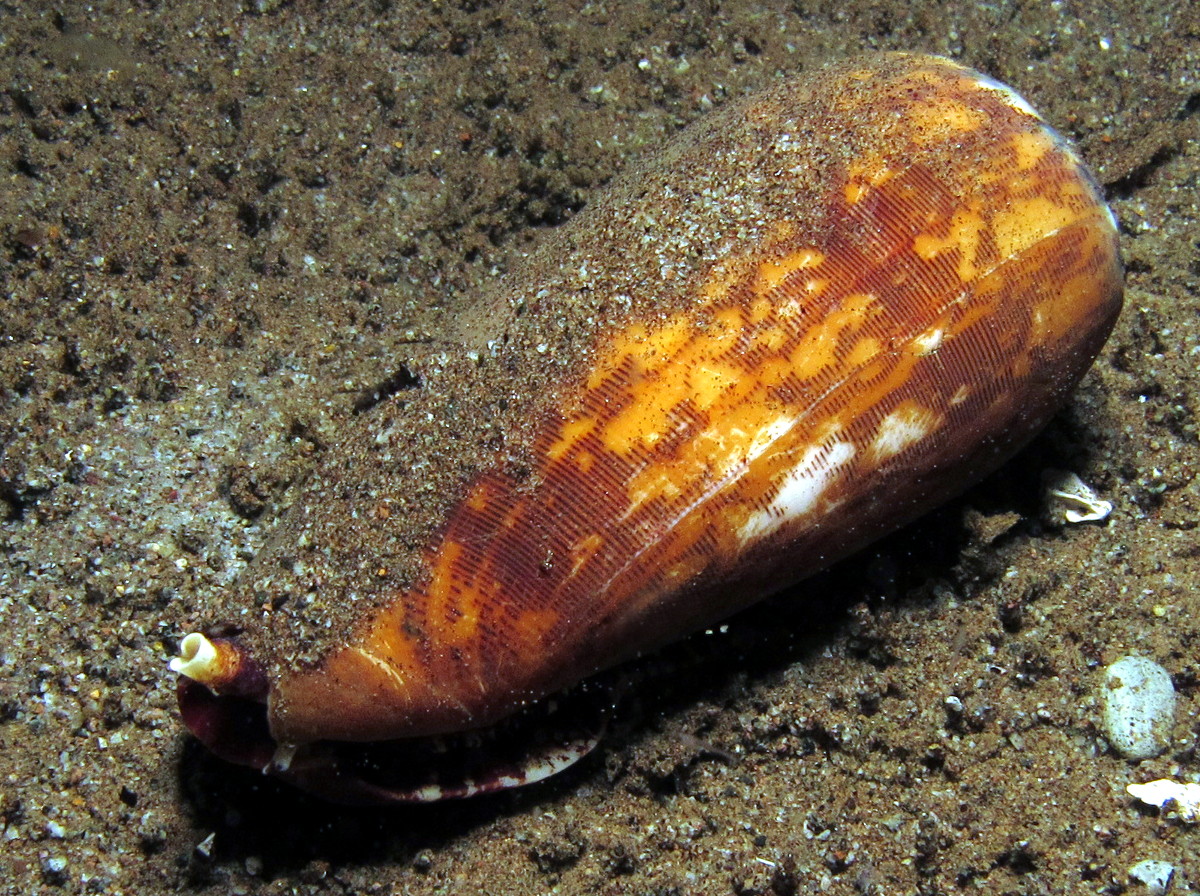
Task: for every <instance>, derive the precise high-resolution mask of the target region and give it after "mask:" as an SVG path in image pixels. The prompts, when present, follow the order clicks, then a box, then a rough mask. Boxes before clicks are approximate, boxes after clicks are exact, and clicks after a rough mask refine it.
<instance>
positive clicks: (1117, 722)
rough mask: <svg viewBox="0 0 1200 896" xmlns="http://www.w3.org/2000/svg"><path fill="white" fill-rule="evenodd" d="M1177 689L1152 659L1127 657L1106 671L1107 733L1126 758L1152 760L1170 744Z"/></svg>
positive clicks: (1164, 670) (1118, 750)
mask: <svg viewBox="0 0 1200 896" xmlns="http://www.w3.org/2000/svg"><path fill="white" fill-rule="evenodd" d="M1174 724H1175V687H1174V685H1172V684H1171V676H1170V675H1169V674H1168V673H1167V670H1166V669H1164V668H1163V667H1162V666H1160V665H1159V664H1158V663H1156V662H1154V661H1153V660H1149V659H1146V658H1145V657H1140V656H1126V657H1122V658H1121V659H1119V660H1117V661H1116V662H1115V663H1113V664H1111V665H1110V666H1109V667H1108V668H1107V669H1106V670H1105V672H1104V734H1105V736H1106V737H1107V738H1108V742H1109V743H1110V744H1111V745H1112V747H1113V749H1114V750H1116V751H1117V752H1118V753H1120V754H1121V755H1122V756H1124V757H1125V758H1126V759H1150V758H1152V757H1154V756H1157V755H1158V754H1159V753H1161V752H1163V750H1165V749H1166V748H1167V747H1168V745H1170V743H1171V728H1172V727H1173V726H1174Z"/></svg>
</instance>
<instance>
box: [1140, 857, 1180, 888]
mask: <svg viewBox="0 0 1200 896" xmlns="http://www.w3.org/2000/svg"><path fill="white" fill-rule="evenodd" d="M1129 877H1130V879H1131V880H1135V881H1137V882H1138V883H1140V884H1141V885H1142V886H1144V887H1145V888H1146V892H1147V893H1148V894H1150V896H1164V894H1166V892H1167V890H1169V889H1171V881H1172V880H1174V878H1175V866H1174V865H1172V864H1171V863H1170V862H1160V861H1158V860H1157V859H1143V860H1142V861H1140V862H1138V863H1137V864H1136V865H1134V866H1133V867H1132V868H1130V869H1129Z"/></svg>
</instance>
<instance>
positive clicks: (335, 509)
mask: <svg viewBox="0 0 1200 896" xmlns="http://www.w3.org/2000/svg"><path fill="white" fill-rule="evenodd" d="M1121 294H1122V271H1121V265H1120V260H1119V256H1118V249H1117V234H1116V227H1115V224H1114V220H1113V217H1112V215H1111V213H1110V212H1109V210H1108V208H1107V207H1106V206H1105V203H1104V201H1103V199H1102V197H1101V196H1100V194H1099V191H1098V188H1097V186H1096V184H1095V183H1094V182H1093V181H1092V179H1091V178H1090V177H1089V175H1088V173H1087V171H1086V170H1085V169H1084V167H1083V165H1082V164H1081V162H1080V160H1079V159H1078V157H1077V156H1076V155H1075V154H1074V152H1073V151H1072V150H1071V148H1070V147H1069V146H1068V145H1067V144H1066V143H1065V142H1064V140H1063V139H1062V138H1061V137H1060V136H1058V135H1057V134H1056V133H1055V132H1054V131H1053V130H1051V129H1050V128H1049V127H1048V126H1047V125H1046V124H1045V123H1044V122H1043V121H1042V120H1041V119H1040V118H1039V117H1038V116H1037V114H1036V113H1035V112H1034V111H1033V110H1032V109H1031V108H1030V107H1029V105H1028V104H1027V103H1025V102H1024V101H1023V100H1022V99H1021V98H1020V97H1019V96H1017V95H1016V94H1015V93H1014V92H1013V91H1012V90H1011V89H1009V88H1007V87H1005V86H1003V85H1001V84H999V83H997V82H995V81H993V80H991V79H989V78H987V77H985V76H983V75H980V74H979V73H977V72H974V71H971V70H970V69H967V68H964V67H962V66H960V65H957V64H954V63H952V62H949V61H947V60H944V59H939V58H934V57H929V56H921V55H907V54H891V55H883V56H873V57H867V58H863V59H855V60H852V61H849V62H844V63H841V64H837V65H834V66H832V67H830V68H827V69H825V70H823V71H821V72H819V73H817V74H816V75H815V76H802V77H796V78H791V79H788V80H785V81H782V82H781V83H779V84H777V85H775V86H773V87H770V88H768V89H767V90H765V91H763V92H761V93H758V94H756V95H753V96H750V97H748V98H747V99H745V100H743V101H740V102H735V103H731V104H729V105H728V106H727V107H725V108H723V109H722V110H720V111H719V112H717V113H715V114H713V115H711V116H709V117H708V118H706V119H704V120H703V121H701V122H700V123H699V124H697V125H696V126H693V127H692V128H690V129H688V130H687V131H685V132H684V133H683V134H682V135H681V136H680V137H679V138H678V139H676V140H675V141H673V142H672V143H670V144H669V145H668V146H667V147H666V148H665V149H664V150H663V151H662V152H661V153H659V154H658V155H656V156H654V157H652V158H650V159H649V160H647V161H646V162H645V163H643V164H641V165H639V166H637V167H635V168H634V169H632V170H630V171H629V172H628V173H626V174H625V175H624V176H622V177H621V178H619V179H618V180H616V181H615V182H614V183H613V184H612V185H611V186H610V187H609V188H608V189H607V190H606V191H605V192H604V193H602V194H601V195H600V196H598V197H597V198H596V200H595V201H594V202H593V203H592V204H591V205H589V206H588V207H587V208H586V209H585V210H584V211H583V212H581V213H580V214H579V215H578V216H577V217H576V218H575V219H574V220H572V221H571V222H570V223H569V224H567V225H566V226H564V227H563V228H561V229H560V230H559V231H558V232H556V233H555V234H553V236H552V237H551V238H549V239H548V240H546V241H545V242H544V243H543V244H542V245H541V247H540V248H539V249H538V250H537V251H536V252H534V253H533V254H532V255H531V256H530V257H529V258H527V259H525V263H524V264H523V265H521V266H520V268H519V269H518V270H516V271H514V272H513V273H512V274H511V275H510V276H508V277H507V278H506V279H504V281H503V282H502V283H501V286H500V288H499V289H497V290H496V291H495V292H493V293H491V294H490V295H488V296H485V297H483V298H482V299H481V300H480V301H478V302H477V303H476V304H475V305H474V306H473V307H472V308H471V309H470V310H469V311H468V312H467V313H465V314H464V315H463V316H462V323H461V329H460V332H459V333H457V334H455V335H456V342H455V345H456V346H458V347H457V348H455V349H454V350H445V349H443V350H438V351H429V352H427V353H425V354H414V355H412V356H409V357H406V358H404V359H403V362H404V364H405V366H406V368H407V369H408V371H410V372H411V374H412V376H413V377H414V378H415V381H416V382H418V383H419V386H418V387H417V388H413V389H409V390H406V391H403V392H401V393H399V394H398V395H397V396H395V397H393V398H392V399H390V400H389V401H388V402H386V403H385V404H383V405H381V406H379V407H376V408H374V409H372V411H371V412H370V413H368V414H364V415H362V418H361V419H360V420H358V421H357V422H356V424H355V428H354V430H353V431H352V432H349V433H347V435H346V438H345V440H344V441H343V442H342V443H341V445H340V447H338V448H336V449H334V450H331V451H330V452H329V453H328V455H327V456H326V457H325V458H324V460H323V462H322V463H321V464H320V466H319V468H318V470H317V471H316V473H315V474H314V475H313V476H312V478H311V480H310V481H309V483H308V484H307V486H306V488H305V490H304V492H303V493H302V495H301V496H300V498H299V500H298V501H297V503H296V505H295V506H294V507H292V509H291V510H290V512H289V515H288V516H287V517H286V518H285V520H284V521H283V522H282V523H281V525H280V527H279V530H278V532H277V533H276V534H275V535H274V537H273V540H272V541H271V542H270V543H269V545H268V546H267V547H266V548H265V549H264V551H263V552H262V554H261V555H260V556H259V557H258V558H256V560H255V562H254V564H253V566H252V567H251V568H250V569H249V570H248V571H247V572H246V574H245V576H244V578H243V579H242V584H241V587H240V591H239V593H238V594H236V595H231V596H229V598H227V599H226V600H225V601H224V602H223V603H221V602H219V604H218V607H217V608H216V609H214V610H213V611H212V615H211V616H210V617H209V621H210V622H211V623H212V624H213V625H216V624H218V623H222V624H227V625H233V626H236V627H237V628H238V629H239V630H240V631H241V634H240V635H239V636H238V637H237V638H236V639H234V640H219V639H214V638H209V637H206V636H204V635H199V634H197V635H191V636H189V637H188V639H185V642H184V651H183V653H184V656H183V657H182V658H181V659H180V660H177V661H176V663H175V668H176V669H177V670H179V671H182V673H183V674H184V676H185V681H184V684H183V687H182V688H181V693H182V694H183V695H184V710H185V715H186V716H187V717H188V720H189V725H190V726H191V727H192V728H193V729H194V730H196V731H197V733H199V734H200V736H201V739H203V740H205V742H206V743H208V744H209V745H210V746H212V747H213V748H214V749H215V750H216V751H217V752H218V753H222V754H223V755H227V756H230V757H232V758H237V759H241V760H243V761H248V762H250V763H251V764H264V765H265V764H267V762H268V761H269V760H270V757H271V751H272V750H273V749H276V748H277V747H278V746H279V745H282V749H283V751H284V752H286V753H287V754H288V755H293V754H294V753H295V752H296V751H297V750H300V751H303V750H304V749H306V748H307V746H308V745H311V744H314V743H316V742H338V741H353V742H371V741H393V740H402V739H411V738H417V737H421V736H426V735H438V734H443V733H448V732H457V731H464V730H471V729H477V728H481V727H483V726H487V725H490V724H492V723H495V722H497V721H498V720H501V719H503V718H504V717H506V716H509V715H511V714H513V713H514V712H516V711H517V710H519V709H520V708H521V707H522V706H524V705H526V704H527V703H529V702H531V701H537V700H539V699H541V698H543V697H546V696H547V695H550V694H553V693H555V692H558V691H560V690H562V689H563V688H566V687H568V686H570V685H572V684H574V683H576V682H578V681H580V680H581V679H583V678H584V677H586V676H588V675H590V674H592V673H594V672H596V671H597V670H600V669H602V668H605V667H608V666H611V665H613V664H614V663H617V662H619V661H621V660H624V659H627V658H629V657H632V656H634V655H636V654H638V653H640V652H643V651H646V650H649V649H651V648H654V647H655V646H657V645H660V644H662V643H663V642H666V641H670V640H672V639H676V638H679V637H681V636H682V635H684V634H685V633H687V632H689V631H691V630H693V629H696V628H697V627H700V626H703V625H706V624H709V623H712V622H714V621H716V620H718V619H720V618H721V617H724V616H727V615H729V614H730V613H732V612H734V611H736V610H738V609H739V608H741V607H743V606H745V605H747V604H749V603H751V602H753V601H756V600H758V599H760V598H762V597H764V596H765V595H767V594H770V593H771V592H773V591H777V590H778V589H780V588H782V587H784V586H787V585H789V584H791V583H794V582H796V581H797V580H798V579H801V578H803V577H805V576H807V575H809V574H811V573H813V572H814V571H816V570H818V569H820V568H822V567H824V566H826V565H828V564H829V563H831V562H833V561H835V560H837V559H838V558H840V557H843V556H845V555H846V554H848V553H850V552H852V551H855V550H857V549H859V548H861V547H863V546H864V545H865V544H867V543H868V542H870V541H871V540H873V539H875V538H877V537H879V536H881V535H883V534H884V533H887V532H889V531H891V530H894V529H896V528H897V527H899V526H901V525H902V524H904V523H905V522H907V521H909V520H911V519H913V518H914V517H916V516H918V515H919V514H921V513H922V512H924V511H926V510H928V509H929V508H931V507H933V506H934V505H936V504H938V503H939V502H942V501H944V500H946V499H947V498H949V497H951V496H953V495H954V494H956V493H958V492H960V491H962V490H963V489H964V488H965V487H966V486H967V485H968V484H970V483H972V482H974V481H976V480H978V479H979V478H981V477H982V476H983V475H985V474H986V473H988V472H989V471H991V470H993V469H994V468H995V467H996V466H997V465H999V464H1000V463H1001V462H1002V461H1003V460H1004V459H1005V458H1007V457H1008V456H1010V455H1011V454H1012V453H1013V452H1014V451H1015V450H1016V449H1017V448H1018V447H1020V446H1021V445H1022V444H1024V443H1025V442H1026V441H1027V440H1028V439H1029V438H1030V437H1031V436H1032V435H1033V434H1034V433H1036V432H1037V431H1038V430H1039V429H1040V428H1041V427H1042V426H1043V424H1045V423H1046V421H1047V420H1048V418H1049V417H1050V416H1051V415H1052V414H1053V413H1054V412H1055V411H1056V410H1057V409H1058V408H1059V407H1060V406H1061V405H1062V404H1063V402H1064V401H1065V399H1066V398H1067V396H1068V394H1069V393H1070V391H1071V390H1072V389H1073V387H1074V386H1075V385H1076V383H1077V382H1078V381H1079V379H1080V377H1081V376H1082V375H1083V374H1084V372H1085V371H1086V370H1087V369H1088V367H1089V365H1090V364H1091V362H1092V360H1093V358H1094V357H1095V356H1096V354H1097V352H1098V351H1099V349H1100V347H1101V346H1102V345H1103V343H1104V341H1105V339H1106V337H1107V335H1108V333H1109V331H1110V329H1111V327H1112V325H1113V323H1114V320H1115V318H1116V316H1117V313H1118V311H1119V309H1120V306H1121ZM247 700H248V701H250V702H251V703H255V701H257V703H256V704H255V705H257V706H258V709H257V712H258V713H259V715H260V716H262V714H263V709H262V706H263V704H265V721H263V720H260V721H259V722H256V723H255V724H257V725H258V734H257V735H256V736H257V737H258V740H257V741H256V744H257V745H256V746H255V748H254V749H248V748H244V747H237V746H233V742H234V741H235V740H236V738H237V737H238V734H237V732H238V726H239V725H241V724H242V722H241V721H240V720H241V718H242V715H252V714H253V713H252V712H248V711H247V710H246V706H245V705H244V704H245V703H246V701H247ZM235 703H236V707H235ZM235 709H236V711H235ZM313 755H314V756H315V755H318V754H317V753H314V754H313ZM264 757H265V758H264ZM321 764H322V762H321V761H316V760H312V761H310V763H309V768H310V769H312V768H317V769H318V772H317V773H312V772H311V771H310V772H309V773H307V774H308V777H307V778H302V777H298V776H297V777H296V779H297V780H300V781H301V783H303V784H305V785H306V786H315V788H316V789H323V790H324V791H326V792H332V793H333V795H335V796H337V795H338V793H337V787H335V786H329V785H322V784H319V783H318V784H316V785H314V783H313V782H314V781H315V780H316V779H317V778H319V775H320V766H321ZM274 766H275V767H276V768H277V769H279V770H281V771H282V770H284V769H285V767H286V766H287V763H286V762H280V761H279V760H278V754H276V760H275V763H274ZM343 772H344V769H343ZM335 777H336V776H335ZM341 777H342V778H345V777H346V775H345V774H344V773H342V774H341ZM495 780H496V781H498V780H500V778H499V777H497V778H496V779H495ZM521 780H523V779H522V778H521V775H520V774H519V773H514V774H510V775H508V777H506V778H504V782H505V783H520V781H521ZM488 783H490V784H495V781H491V782H483V781H479V780H477V781H475V782H474V785H475V786H473V787H467V788H465V789H463V788H460V789H459V790H458V791H453V792H454V793H467V792H474V791H475V790H479V789H487V787H486V786H484V785H485V784H488ZM338 786H340V785H338ZM495 786H502V785H500V784H495ZM423 793H424V796H421V795H417V796H414V795H412V794H396V795H398V796H399V797H400V798H428V797H429V796H431V795H432V796H438V795H445V792H444V791H440V790H438V789H437V788H436V787H435V788H433V789H431V790H427V791H424V792H423Z"/></svg>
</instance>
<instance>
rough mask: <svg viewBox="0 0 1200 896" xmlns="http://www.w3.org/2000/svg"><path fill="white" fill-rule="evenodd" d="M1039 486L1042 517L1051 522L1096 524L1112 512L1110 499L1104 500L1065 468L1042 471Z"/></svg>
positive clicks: (1060, 523) (1056, 523)
mask: <svg viewBox="0 0 1200 896" xmlns="http://www.w3.org/2000/svg"><path fill="white" fill-rule="evenodd" d="M1042 487H1043V490H1044V491H1043V493H1042V500H1043V503H1044V504H1045V515H1046V519H1047V521H1048V522H1050V523H1052V524H1055V525H1059V526H1061V525H1063V524H1066V523H1071V524H1074V523H1099V522H1103V521H1104V520H1106V519H1108V517H1109V514H1111V513H1112V509H1113V506H1112V502H1111V501H1105V500H1104V499H1103V498H1101V497H1100V496H1099V495H1097V494H1096V492H1095V491H1094V490H1093V489H1092V487H1091V486H1090V485H1088V484H1087V483H1086V482H1084V481H1083V480H1082V479H1080V478H1079V477H1078V476H1077V475H1076V474H1075V473H1071V472H1069V471H1068V470H1046V471H1045V472H1044V473H1043V474H1042Z"/></svg>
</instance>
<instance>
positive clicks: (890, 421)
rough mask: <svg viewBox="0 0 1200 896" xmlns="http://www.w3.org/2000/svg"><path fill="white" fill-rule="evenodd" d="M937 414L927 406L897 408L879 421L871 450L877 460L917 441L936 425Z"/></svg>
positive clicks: (893, 455) (888, 457) (892, 454)
mask: <svg viewBox="0 0 1200 896" xmlns="http://www.w3.org/2000/svg"><path fill="white" fill-rule="evenodd" d="M937 423H938V419H937V415H936V414H934V413H933V412H932V411H930V410H929V409H928V408H921V407H913V406H911V405H910V406H907V407H903V408H897V409H896V410H894V411H892V412H891V413H890V414H888V415H887V416H886V417H884V418H883V420H882V421H880V424H879V429H877V430H876V431H875V441H874V442H872V443H871V451H872V453H873V454H874V456H875V459H876V460H877V461H879V462H881V463H882V462H883V461H886V460H890V459H891V458H893V457H895V456H896V455H897V454H899V453H900V452H901V451H903V450H904V449H905V448H907V447H909V446H910V445H912V444H914V443H916V442H919V441H920V440H921V439H923V438H925V437H926V436H927V435H929V433H931V432H932V431H933V430H934V428H935V427H936V426H937Z"/></svg>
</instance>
